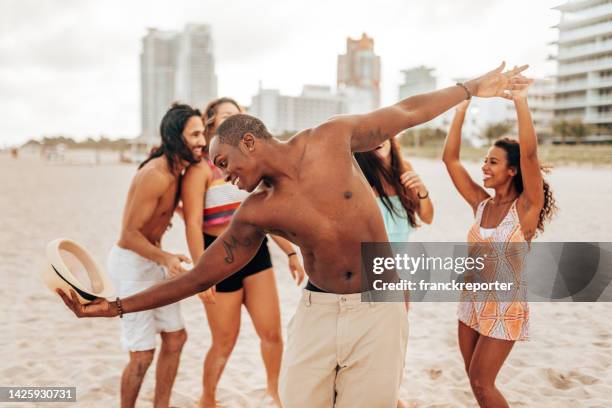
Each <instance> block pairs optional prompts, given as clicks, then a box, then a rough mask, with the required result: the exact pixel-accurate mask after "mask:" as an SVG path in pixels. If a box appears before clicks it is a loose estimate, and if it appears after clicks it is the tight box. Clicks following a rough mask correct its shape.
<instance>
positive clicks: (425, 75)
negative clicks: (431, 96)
mask: <svg viewBox="0 0 612 408" xmlns="http://www.w3.org/2000/svg"><path fill="white" fill-rule="evenodd" d="M433 71H434V68H429V67H426V66H423V65H421V66H418V67H414V68H409V69H404V70H402V74H403V75H404V82H403V83H402V84H401V85H400V87H399V98H400V100H402V99H405V98H407V97H409V96H412V95H416V94H420V93H425V92H431V91H435V90H436V89H437V87H438V81H437V80H436V77H435V76H433V74H432V72H433Z"/></svg>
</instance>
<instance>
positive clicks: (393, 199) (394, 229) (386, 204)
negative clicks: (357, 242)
mask: <svg viewBox="0 0 612 408" xmlns="http://www.w3.org/2000/svg"><path fill="white" fill-rule="evenodd" d="M355 159H356V160H357V163H358V164H359V167H361V171H363V174H364V175H365V177H366V179H367V180H368V183H370V186H372V189H373V190H374V193H375V194H376V199H377V201H378V206H379V207H380V211H381V213H382V217H383V220H384V222H385V228H386V230H387V236H388V237H389V241H390V242H405V241H409V239H410V234H411V233H412V232H413V231H414V229H415V228H417V227H418V226H419V223H418V222H417V216H418V219H419V220H420V221H422V222H424V223H425V224H431V222H432V220H433V204H432V203H431V200H430V198H429V192H428V191H427V187H425V184H423V182H422V181H421V178H420V177H419V176H418V174H416V173H415V172H414V170H413V168H412V166H411V165H410V163H409V162H408V161H406V160H404V159H403V158H402V155H401V153H400V148H399V145H398V143H397V141H396V140H395V139H391V140H387V141H385V142H384V143H382V144H381V145H379V146H378V147H377V148H376V149H374V150H372V151H370V152H363V153H355Z"/></svg>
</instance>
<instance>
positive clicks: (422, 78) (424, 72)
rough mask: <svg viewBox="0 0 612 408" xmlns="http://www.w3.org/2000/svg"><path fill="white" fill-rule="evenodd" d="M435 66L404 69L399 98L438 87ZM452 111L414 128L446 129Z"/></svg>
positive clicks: (430, 90)
mask: <svg viewBox="0 0 612 408" xmlns="http://www.w3.org/2000/svg"><path fill="white" fill-rule="evenodd" d="M433 71H434V68H430V67H426V66H423V65H421V66H418V67H414V68H408V69H404V70H402V74H403V75H404V81H403V83H401V84H400V86H399V92H398V93H399V99H400V100H402V99H405V98H407V97H409V96H412V95H417V94H421V93H427V92H432V91H435V90H436V89H438V80H437V78H436V77H435V76H434V75H433ZM451 117H452V116H451V113H450V112H447V113H444V114H442V115H440V116H438V117H436V118H434V119H433V120H430V121H429V122H426V123H423V124H421V125H418V126H416V127H414V128H413V129H415V130H418V129H423V128H440V129H446V128H447V126H448V125H449V124H450V118H451Z"/></svg>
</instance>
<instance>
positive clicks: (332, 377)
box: [58, 64, 527, 408]
mask: <svg viewBox="0 0 612 408" xmlns="http://www.w3.org/2000/svg"><path fill="white" fill-rule="evenodd" d="M503 67H504V65H503V64H502V65H500V66H499V67H498V68H496V69H495V70H493V71H491V72H489V73H487V74H485V75H483V76H481V77H479V78H476V79H473V80H470V81H468V82H466V83H464V84H457V85H456V86H452V87H448V88H445V89H441V90H439V91H435V92H430V93H428V94H422V95H415V96H412V97H409V98H406V99H404V100H402V101H400V102H398V103H396V104H394V105H392V106H389V107H386V108H382V109H378V110H376V111H373V112H370V113H368V114H364V115H343V116H338V117H334V118H331V119H330V120H329V121H327V122H325V123H322V124H320V125H319V126H316V127H313V128H310V129H305V130H303V131H301V132H299V133H298V134H296V135H295V136H294V137H293V138H291V139H290V140H289V141H288V142H286V143H283V142H280V141H278V140H276V139H274V138H273V137H272V136H271V135H270V133H269V132H268V131H267V129H266V127H265V126H264V124H263V123H262V122H261V121H260V120H259V119H257V118H254V117H252V116H249V115H244V114H237V115H233V116H231V117H229V118H227V119H226V120H225V121H224V122H223V123H222V124H221V125H220V126H219V128H218V129H217V135H216V136H214V137H213V138H212V140H211V142H210V146H209V155H210V158H211V160H212V161H213V163H214V164H215V165H216V166H217V167H219V168H220V169H221V170H222V171H223V172H224V174H225V176H226V179H227V180H228V181H231V182H232V183H233V184H235V185H237V186H238V188H240V189H243V190H246V191H248V192H253V191H254V190H255V189H257V191H254V192H253V193H252V194H250V195H249V197H248V198H247V199H246V200H245V201H244V202H243V203H242V205H241V206H240V208H239V209H238V211H236V212H235V213H234V216H233V218H232V222H231V223H230V225H229V227H228V228H227V229H226V230H225V231H224V232H223V233H222V234H221V235H220V236H219V237H218V238H217V239H216V240H215V242H214V243H213V244H212V245H211V246H210V247H208V249H206V251H205V252H204V254H203V255H202V257H201V258H200V259H199V261H198V264H197V265H196V266H195V268H193V269H192V270H191V271H190V272H188V273H186V274H183V275H181V276H178V277H176V278H174V279H172V280H170V281H166V282H162V283H160V284H158V285H156V286H154V287H152V288H149V289H147V290H145V291H143V292H140V293H138V294H136V295H133V296H130V297H127V298H123V299H121V298H117V299H116V300H114V301H108V300H104V299H100V300H96V301H95V302H93V303H91V304H88V305H81V304H80V303H78V302H77V301H75V300H74V296H76V295H74V294H73V295H72V296H73V298H70V297H68V295H67V294H64V293H63V292H61V290H60V291H58V293H59V294H60V295H61V296H62V299H63V300H64V302H65V303H66V305H67V306H68V307H70V308H71V309H72V310H73V312H74V313H75V314H76V315H77V316H79V317H94V316H107V317H110V316H122V315H123V314H124V313H133V312H138V311H142V310H149V309H151V308H154V307H159V306H164V305H169V304H172V303H174V302H177V301H178V300H180V299H183V298H186V297H188V296H192V295H194V294H196V293H199V292H202V291H204V290H206V289H208V288H210V287H211V286H212V285H215V284H216V283H217V282H219V281H221V280H223V279H225V278H226V277H228V276H230V275H231V274H233V273H235V272H236V271H237V270H239V269H240V268H242V267H243V266H244V265H246V264H247V263H248V262H249V260H250V259H251V258H253V256H254V255H255V253H256V252H257V249H258V248H259V246H260V245H261V243H262V241H263V239H264V236H265V234H266V232H272V233H274V234H278V235H281V236H282V237H284V238H286V239H288V240H289V241H291V242H294V243H295V244H297V245H298V246H299V247H300V249H301V252H302V255H303V257H304V266H305V269H306V272H307V273H308V276H309V279H310V282H311V283H312V285H313V288H312V290H304V294H303V296H302V299H301V301H300V302H299V305H298V309H297V311H296V314H295V316H294V318H293V319H292V321H291V323H290V325H289V330H288V332H289V334H288V342H287V347H286V353H285V356H284V359H283V365H282V368H281V378H280V394H281V399H282V402H283V405H284V406H285V407H288V408H293V407H330V406H334V404H335V405H336V406H350V407H394V406H396V404H397V400H398V392H399V386H400V383H401V378H402V372H403V368H404V357H405V352H406V342H407V338H408V336H407V334H408V322H407V318H406V312H407V308H406V307H404V305H403V304H402V303H399V302H391V303H378V304H373V303H371V302H370V303H368V302H361V291H362V282H361V280H362V279H361V274H360V271H361V256H360V254H361V243H362V242H384V241H387V239H388V237H387V234H386V232H385V225H384V223H383V219H382V216H381V214H380V210H379V208H378V205H377V204H376V201H375V200H374V195H373V194H372V189H371V187H370V186H369V185H368V184H367V182H366V181H365V180H364V178H363V176H362V174H361V172H360V171H359V169H357V168H356V166H355V163H354V160H353V155H352V153H353V152H359V151H368V150H372V149H374V148H375V147H376V146H378V145H380V144H381V143H382V142H383V141H385V140H386V139H389V138H391V137H393V136H394V135H396V134H397V133H399V132H400V131H402V130H404V129H407V128H410V127H412V126H415V125H418V124H420V123H423V122H427V121H429V120H431V119H433V118H434V117H436V116H438V115H439V114H441V113H442V112H445V111H446V110H448V109H450V108H451V107H453V106H455V105H456V104H458V103H459V102H461V101H462V100H464V99H466V98H469V97H470V96H471V95H475V96H480V97H494V96H502V97H506V98H509V97H510V92H512V91H513V90H515V89H520V88H521V87H522V86H524V83H525V82H526V80H524V79H522V78H521V76H520V75H519V74H520V72H522V71H523V70H525V69H526V68H527V66H523V67H520V68H516V69H513V70H511V71H508V72H506V73H502V70H503ZM366 385H367V386H366Z"/></svg>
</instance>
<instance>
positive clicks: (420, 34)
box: [0, 0, 558, 145]
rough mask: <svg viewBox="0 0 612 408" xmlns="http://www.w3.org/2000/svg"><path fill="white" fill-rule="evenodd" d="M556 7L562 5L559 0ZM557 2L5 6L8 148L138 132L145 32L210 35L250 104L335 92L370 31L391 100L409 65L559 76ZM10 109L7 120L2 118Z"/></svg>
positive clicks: (234, 92)
mask: <svg viewBox="0 0 612 408" xmlns="http://www.w3.org/2000/svg"><path fill="white" fill-rule="evenodd" d="M555 2H556V0H555ZM552 5H553V4H552V0H545V1H541V2H530V1H528V0H522V1H510V0H503V1H495V2H493V1H485V0H470V1H467V0H464V1H461V0H454V1H452V0H436V1H416V0H410V1H402V0H381V1H378V2H372V1H366V0H354V1H347V0H341V1H323V0H311V1H282V0H250V1H247V0H226V1H223V2H221V1H216V0H215V1H212V0H205V1H202V0H185V1H180V2H173V3H169V2H145V1H144V0H138V1H136V0H135V1H129V2H125V1H119V0H107V1H104V2H102V1H96V0H59V1H54V2H39V1H35V0H4V1H2V2H1V3H0V94H2V96H3V98H2V99H0V111H2V112H3V117H5V118H6V117H8V118H11V120H10V121H9V120H6V119H4V118H3V119H1V120H0V145H1V144H3V143H9V142H11V143H13V142H16V141H17V142H18V141H24V140H25V139H26V138H30V137H33V136H42V135H43V134H54V133H66V134H69V135H72V136H77V137H85V136H86V135H98V134H101V133H104V134H107V135H111V136H124V135H132V136H136V135H137V134H138V132H139V128H140V106H139V100H140V93H139V87H140V84H139V69H140V68H139V54H140V52H141V39H142V37H143V36H144V35H145V33H146V28H147V27H158V28H160V29H172V30H182V28H183V27H184V25H185V24H187V23H189V22H196V23H209V24H211V25H212V28H213V36H214V41H215V49H216V62H217V74H218V77H219V89H220V93H222V94H225V95H230V96H233V97H236V98H237V99H238V100H239V101H240V102H241V103H244V104H249V103H250V98H251V96H252V95H253V94H254V93H255V92H256V91H257V86H258V81H259V80H261V81H263V84H264V86H266V87H275V88H279V89H280V90H281V91H282V92H283V93H288V94H297V93H299V92H300V90H301V87H302V85H303V84H312V83H315V84H327V85H334V84H335V80H336V58H337V55H338V54H339V53H343V52H344V50H345V41H346V37H347V36H351V37H353V38H355V37H358V36H360V35H361V33H362V32H367V33H368V35H370V36H373V37H374V39H375V49H376V52H377V53H378V54H379V55H380V56H381V58H382V68H383V82H382V87H383V101H384V102H386V103H390V102H393V101H394V100H395V98H396V95H397V86H398V84H399V80H400V73H399V71H400V70H401V69H403V68H407V67H411V66H415V65H420V64H426V65H430V66H435V67H436V68H438V70H437V72H438V74H439V75H440V77H441V80H442V79H444V78H452V77H455V76H469V75H475V74H478V73H480V72H482V71H483V70H486V69H489V68H490V67H492V66H494V65H495V64H497V63H498V61H499V60H500V59H502V58H506V59H508V62H509V63H521V62H529V63H532V64H533V65H534V70H533V72H537V73H538V75H544V74H547V73H552V69H553V68H551V63H550V62H546V61H545V58H546V56H547V54H548V51H547V47H546V45H545V44H546V43H547V42H548V41H550V40H551V39H552V38H554V36H555V33H554V30H550V29H549V28H548V27H550V26H551V25H552V24H554V23H555V22H556V19H557V18H558V16H557V14H556V12H552V11H550V10H549V9H550V7H551V6H552ZM7 112H8V113H10V114H9V115H8V116H7V115H5V113H7Z"/></svg>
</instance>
